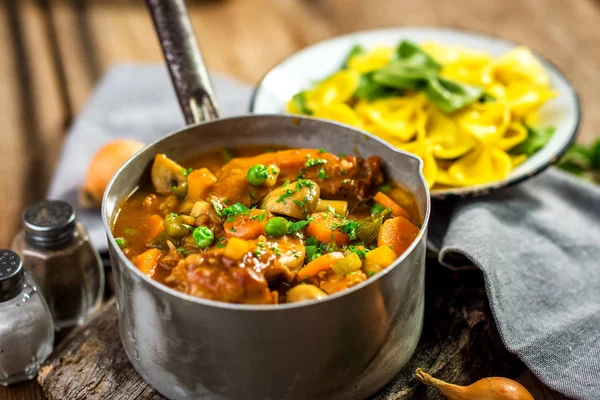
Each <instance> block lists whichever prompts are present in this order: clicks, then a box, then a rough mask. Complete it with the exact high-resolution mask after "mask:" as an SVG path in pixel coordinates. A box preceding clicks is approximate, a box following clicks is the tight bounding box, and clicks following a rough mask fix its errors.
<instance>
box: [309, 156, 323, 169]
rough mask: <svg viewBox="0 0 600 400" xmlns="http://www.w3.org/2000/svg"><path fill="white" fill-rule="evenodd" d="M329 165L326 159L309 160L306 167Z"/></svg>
mask: <svg viewBox="0 0 600 400" xmlns="http://www.w3.org/2000/svg"><path fill="white" fill-rule="evenodd" d="M321 164H327V160H325V159H324V158H309V159H308V160H307V161H306V164H304V166H305V167H307V168H309V167H314V166H315V165H321Z"/></svg>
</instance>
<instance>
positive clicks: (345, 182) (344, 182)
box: [342, 179, 350, 185]
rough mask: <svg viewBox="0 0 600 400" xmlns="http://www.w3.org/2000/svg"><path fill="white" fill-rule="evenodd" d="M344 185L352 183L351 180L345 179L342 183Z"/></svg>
mask: <svg viewBox="0 0 600 400" xmlns="http://www.w3.org/2000/svg"><path fill="white" fill-rule="evenodd" d="M342 183H343V184H344V185H345V184H347V183H350V179H344V180H343V181H342Z"/></svg>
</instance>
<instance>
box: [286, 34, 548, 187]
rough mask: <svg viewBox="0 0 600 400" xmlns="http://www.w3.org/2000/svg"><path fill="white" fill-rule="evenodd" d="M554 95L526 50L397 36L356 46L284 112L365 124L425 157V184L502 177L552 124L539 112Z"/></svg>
mask: <svg viewBox="0 0 600 400" xmlns="http://www.w3.org/2000/svg"><path fill="white" fill-rule="evenodd" d="M554 97H556V92H555V91H554V90H552V87H551V84H550V76H549V75H548V73H547V72H546V71H545V69H544V67H543V66H542V64H541V63H540V62H539V61H538V60H537V59H536V57H535V56H534V55H533V54H532V53H531V51H530V50H529V49H527V48H526V47H522V46H521V47H516V48H514V49H512V50H510V51H508V52H506V53H505V54H503V55H501V56H499V57H492V56H491V55H489V54H487V53H485V52H481V51H475V50H471V49H466V48H462V47H457V46H452V45H446V44H441V43H437V42H426V43H423V44H421V45H417V44H414V43H411V42H408V41H402V42H401V43H400V44H399V45H398V47H397V48H395V49H394V48H391V47H379V48H375V49H370V50H367V49H363V48H362V47H360V46H354V47H353V48H352V50H351V51H350V53H349V54H348V57H347V58H346V61H345V62H344V65H343V66H342V68H341V69H340V70H339V71H338V72H335V73H334V74H332V75H330V76H329V77H327V78H326V79H324V80H322V81H320V82H318V83H317V84H316V85H314V86H313V87H310V88H307V90H304V91H302V92H300V93H297V94H296V95H294V96H293V97H292V99H291V100H290V101H289V102H288V103H287V111H288V112H290V113H296V114H308V115H313V116H315V117H319V118H325V119H331V120H335V121H338V122H342V123H345V124H349V125H352V126H355V127H357V128H360V129H364V130H366V131H368V132H370V133H372V134H374V135H376V136H378V137H380V138H382V139H384V140H386V141H387V142H389V143H391V144H392V145H394V146H396V147H398V148H400V149H403V150H406V151H409V152H411V153H413V154H415V155H417V156H419V157H420V158H421V159H423V162H424V168H423V172H424V175H425V179H426V180H427V184H428V185H429V187H430V188H433V189H445V188H453V187H467V186H475V185H482V184H486V183H489V182H494V181H499V180H503V179H506V178H507V177H508V176H509V175H510V173H511V171H512V170H513V169H514V168H515V167H517V166H518V165H519V164H521V163H523V162H524V161H525V160H527V158H528V157H530V156H531V155H533V154H534V153H535V152H537V151H538V150H539V149H540V148H542V147H543V146H544V145H545V144H546V143H547V142H548V141H549V140H550V138H551V136H552V133H553V132H554V129H553V128H552V127H539V126H535V125H536V124H537V123H538V122H537V117H536V115H537V110H538V109H539V108H540V107H541V106H542V105H544V104H545V103H546V102H548V101H549V100H551V99H552V98H554Z"/></svg>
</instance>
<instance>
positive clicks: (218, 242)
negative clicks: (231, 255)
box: [217, 237, 225, 249]
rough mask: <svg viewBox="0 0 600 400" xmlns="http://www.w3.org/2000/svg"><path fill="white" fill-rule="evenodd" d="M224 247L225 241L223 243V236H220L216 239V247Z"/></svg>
mask: <svg viewBox="0 0 600 400" xmlns="http://www.w3.org/2000/svg"><path fill="white" fill-rule="evenodd" d="M224 247H225V243H223V238H222V237H220V238H219V239H218V240H217V248H218V249H222V248H224Z"/></svg>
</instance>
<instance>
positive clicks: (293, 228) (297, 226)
mask: <svg viewBox="0 0 600 400" xmlns="http://www.w3.org/2000/svg"><path fill="white" fill-rule="evenodd" d="M308 224H309V221H298V222H292V223H291V224H289V225H288V230H287V234H288V235H291V234H293V233H296V232H298V231H300V230H302V229H304V228H305V227H306V225H308Z"/></svg>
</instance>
